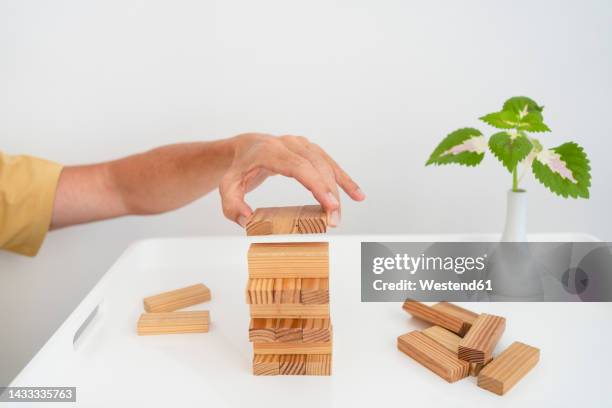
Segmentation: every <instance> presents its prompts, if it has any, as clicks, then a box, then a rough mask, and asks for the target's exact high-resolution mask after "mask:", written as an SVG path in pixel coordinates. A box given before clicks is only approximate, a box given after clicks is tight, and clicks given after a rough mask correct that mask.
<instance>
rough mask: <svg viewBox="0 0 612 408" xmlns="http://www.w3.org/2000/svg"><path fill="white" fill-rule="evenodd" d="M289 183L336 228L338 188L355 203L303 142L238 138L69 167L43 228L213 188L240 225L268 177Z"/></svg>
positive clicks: (332, 167) (160, 205) (345, 184)
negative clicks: (248, 199)
mask: <svg viewBox="0 0 612 408" xmlns="http://www.w3.org/2000/svg"><path fill="white" fill-rule="evenodd" d="M274 174H282V175H284V176H287V177H292V178H295V179H296V180H297V181H299V182H300V183H301V184H302V185H304V187H306V188H307V189H309V190H310V191H311V192H312V194H313V195H314V197H315V198H316V199H317V200H318V201H319V202H320V203H321V205H322V206H323V208H324V209H326V211H327V212H328V213H329V214H330V217H331V224H337V223H338V222H339V214H340V200H339V195H338V187H337V186H338V184H340V186H341V187H342V188H344V190H345V191H347V193H348V194H349V195H350V196H351V197H352V198H353V199H355V200H362V199H363V198H365V197H364V196H363V193H362V192H361V190H359V188H358V187H357V185H356V184H355V183H354V182H353V181H352V180H351V179H350V177H348V175H347V174H346V173H345V172H344V171H343V170H342V169H341V168H340V167H339V166H338V165H337V164H336V163H335V162H334V161H333V160H332V159H331V157H329V156H328V155H327V154H326V153H325V152H324V151H323V150H322V149H321V148H320V147H318V146H316V145H314V144H312V143H310V142H309V141H307V140H306V139H304V138H299V137H293V136H284V137H280V138H276V137H273V136H268V135H261V134H244V135H239V136H236V137H233V138H230V139H225V140H219V141H214V142H196V143H183V144H174V145H169V146H164V147H160V148H157V149H153V150H150V151H148V152H145V153H140V154H136V155H133V156H128V157H125V158H122V159H119V160H115V161H110V162H106V163H100V164H93V165H85V166H69V167H66V168H64V170H63V171H62V174H61V176H60V179H59V183H58V187H57V191H56V197H55V204H54V209H53V217H52V222H51V228H60V227H64V226H68V225H73V224H80V223H85V222H91V221H97V220H103V219H108V218H114V217H119V216H122V215H129V214H141V215H146V214H159V213H163V212H166V211H170V210H174V209H176V208H180V207H182V206H184V205H186V204H188V203H190V202H192V201H194V200H196V199H198V198H199V197H201V196H203V195H205V194H207V193H208V192H210V191H211V190H214V189H216V188H217V187H219V190H220V193H221V199H222V203H223V212H224V214H225V215H226V217H227V218H229V219H230V220H232V221H235V222H237V223H239V224H241V225H244V223H245V221H246V218H247V217H248V216H249V215H250V214H251V212H252V210H251V208H250V207H249V206H248V205H247V204H246V203H245V202H244V196H245V194H246V193H247V192H249V191H251V190H252V189H254V188H256V187H257V186H258V185H259V184H261V183H262V182H263V181H264V180H265V179H266V178H267V177H268V176H270V175H274Z"/></svg>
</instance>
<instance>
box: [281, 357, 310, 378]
mask: <svg viewBox="0 0 612 408" xmlns="http://www.w3.org/2000/svg"><path fill="white" fill-rule="evenodd" d="M279 357H280V374H281V375H304V374H306V355H304V354H283V355H281V356H279Z"/></svg>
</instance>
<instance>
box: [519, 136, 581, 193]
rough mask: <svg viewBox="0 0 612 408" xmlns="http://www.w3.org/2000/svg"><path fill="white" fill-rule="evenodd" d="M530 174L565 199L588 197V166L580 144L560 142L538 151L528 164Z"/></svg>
mask: <svg viewBox="0 0 612 408" xmlns="http://www.w3.org/2000/svg"><path fill="white" fill-rule="evenodd" d="M531 169H532V171H533V174H534V176H535V177H536V179H538V181H539V182H540V183H542V184H544V185H545V186H546V187H547V188H548V189H549V190H550V191H552V192H553V193H555V194H557V195H560V196H563V197H565V198H567V197H572V198H578V197H582V198H589V188H590V187H591V166H590V165H589V159H588V157H587V155H586V153H584V150H583V149H582V147H580V146H579V145H578V144H576V143H574V142H568V143H564V144H562V145H561V146H557V147H555V148H553V149H550V150H543V151H542V152H540V153H539V154H538V155H537V156H536V158H535V160H534V161H533V164H532V166H531Z"/></svg>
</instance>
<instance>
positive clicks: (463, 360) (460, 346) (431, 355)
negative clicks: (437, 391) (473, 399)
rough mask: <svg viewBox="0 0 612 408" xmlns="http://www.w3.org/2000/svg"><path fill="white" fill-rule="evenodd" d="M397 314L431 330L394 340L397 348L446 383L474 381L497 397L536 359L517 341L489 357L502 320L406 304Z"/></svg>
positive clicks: (445, 305)
mask: <svg viewBox="0 0 612 408" xmlns="http://www.w3.org/2000/svg"><path fill="white" fill-rule="evenodd" d="M403 309H404V310H405V311H406V312H408V313H410V314H411V315H413V316H414V317H416V318H419V319H421V320H424V321H426V322H429V323H431V324H433V325H434V326H431V327H429V328H427V329H425V330H422V331H418V330H416V331H412V332H410V333H406V334H404V335H401V336H399V337H398V338H397V347H398V348H399V349H400V350H401V351H402V352H404V353H406V354H407V355H408V356H410V357H412V358H413V359H414V360H416V361H417V362H419V363H420V364H422V365H423V366H425V367H426V368H428V369H430V370H431V371H433V372H434V373H436V374H438V375H439V376H440V377H442V378H444V379H445V380H446V381H448V382H451V383H452V382H455V381H458V380H460V379H463V378H466V377H468V376H469V375H473V376H478V386H479V387H482V388H484V389H486V390H489V391H491V392H494V393H496V394H498V395H503V394H505V393H506V392H508V391H509V390H510V389H511V388H512V387H513V386H514V385H515V384H516V383H517V382H518V381H519V380H520V379H521V378H523V377H524V376H525V375H526V374H527V373H528V372H529V371H530V370H531V369H532V368H533V367H534V366H535V365H536V364H537V363H538V361H539V359H540V350H539V349H537V348H535V347H531V346H528V345H527V344H524V343H520V342H514V343H512V345H510V347H508V348H507V349H506V350H504V351H503V352H502V353H501V354H499V355H498V356H496V357H493V350H494V348H495V346H496V345H497V342H498V341H499V339H500V338H501V336H502V334H503V332H504V329H505V327H506V319H505V318H503V317H500V316H494V315H490V314H486V313H482V314H477V313H474V312H472V311H469V310H467V309H464V308H462V307H459V306H457V305H453V304H451V303H447V302H440V303H437V304H435V305H433V306H427V305H425V304H423V303H419V302H415V301H413V300H410V299H409V300H407V301H406V302H405V303H404V305H403Z"/></svg>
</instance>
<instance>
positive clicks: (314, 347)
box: [253, 341, 332, 354]
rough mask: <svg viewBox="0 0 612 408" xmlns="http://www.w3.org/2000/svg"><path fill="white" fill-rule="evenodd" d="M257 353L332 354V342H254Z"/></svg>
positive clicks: (254, 349)
mask: <svg viewBox="0 0 612 408" xmlns="http://www.w3.org/2000/svg"><path fill="white" fill-rule="evenodd" d="M253 351H254V352H255V354H331V352H332V342H331V341H327V342H324V343H278V342H275V343H253Z"/></svg>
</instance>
